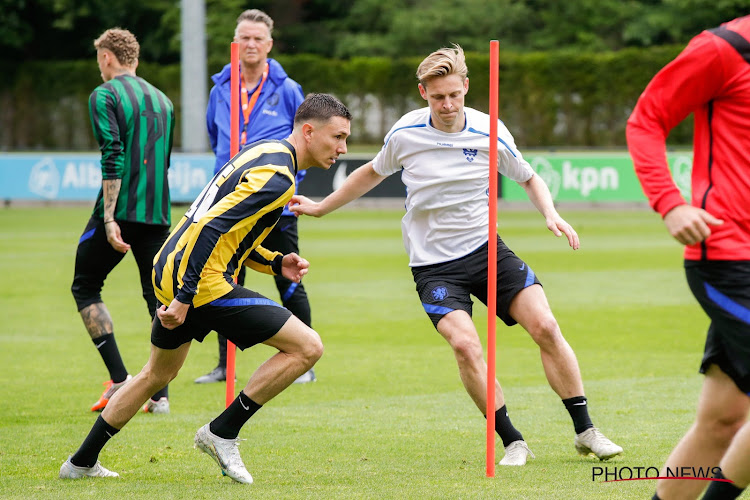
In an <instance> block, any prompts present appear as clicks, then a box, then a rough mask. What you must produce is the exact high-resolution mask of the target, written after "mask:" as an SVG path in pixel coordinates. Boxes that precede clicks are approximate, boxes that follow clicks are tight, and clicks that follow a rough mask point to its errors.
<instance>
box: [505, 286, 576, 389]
mask: <svg viewBox="0 0 750 500" xmlns="http://www.w3.org/2000/svg"><path fill="white" fill-rule="evenodd" d="M509 312H510V315H511V317H513V319H515V320H516V321H518V324H519V325H521V326H522V327H523V328H524V330H526V331H527V332H529V335H531V338H532V339H534V342H536V344H537V345H538V346H539V349H540V352H541V357H542V366H544V373H545V375H546V376H547V381H548V382H549V385H550V386H551V387H552V390H554V391H555V392H556V393H557V395H558V396H560V399H568V398H572V397H575V396H583V381H582V380H581V371H580V369H579V368H578V360H577V359H576V355H575V353H574V352H573V349H572V348H571V347H570V345H569V344H568V342H567V341H566V340H565V337H563V335H562V332H561V331H560V326H559V325H558V324H557V320H556V319H555V317H554V316H553V315H552V310H551V309H550V307H549V303H548V302H547V297H546V296H545V295H544V290H543V289H542V287H541V286H539V285H532V286H530V287H528V288H524V289H523V290H521V291H520V292H519V293H518V294H517V295H516V296H515V298H514V299H513V301H512V302H511V304H510V311H509Z"/></svg>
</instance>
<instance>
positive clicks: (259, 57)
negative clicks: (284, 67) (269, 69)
mask: <svg viewBox="0 0 750 500" xmlns="http://www.w3.org/2000/svg"><path fill="white" fill-rule="evenodd" d="M234 41H235V42H238V43H239V44H240V60H241V61H242V63H243V64H247V65H255V64H259V63H264V62H265V61H266V57H268V53H269V52H271V47H273V38H271V34H270V33H269V32H268V26H266V25H265V24H264V23H255V22H252V21H242V22H241V23H240V24H238V25H237V29H236V31H235V34H234Z"/></svg>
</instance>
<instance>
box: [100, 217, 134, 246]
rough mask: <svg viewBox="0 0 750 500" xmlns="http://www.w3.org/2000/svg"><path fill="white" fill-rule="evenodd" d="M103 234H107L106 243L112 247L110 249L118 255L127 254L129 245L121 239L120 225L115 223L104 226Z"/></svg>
mask: <svg viewBox="0 0 750 500" xmlns="http://www.w3.org/2000/svg"><path fill="white" fill-rule="evenodd" d="M104 232H105V233H106V234H107V241H108V242H109V244H110V245H112V248H114V249H115V250H117V251H118V252H120V253H127V252H128V250H130V245H128V244H127V243H125V242H124V241H123V239H122V234H120V225H119V224H118V223H117V222H116V221H113V222H109V223H107V224H104Z"/></svg>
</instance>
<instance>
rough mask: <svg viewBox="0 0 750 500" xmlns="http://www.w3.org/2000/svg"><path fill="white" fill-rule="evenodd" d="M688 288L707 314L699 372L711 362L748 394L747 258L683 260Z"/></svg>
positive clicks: (749, 271) (749, 285) (749, 308)
mask: <svg viewBox="0 0 750 500" xmlns="http://www.w3.org/2000/svg"><path fill="white" fill-rule="evenodd" d="M685 275H686V276H687V281H688V284H689V285H690V290H691V291H692V292H693V295H694V296H695V298H696V299H698V302H699V303H700V305H701V307H702V308H703V310H704V311H705V312H706V314H708V317H709V318H711V324H710V325H709V327H708V334H707V336H706V347H705V349H704V351H703V360H702V361H701V366H700V372H701V373H706V371H707V370H708V367H709V366H711V365H712V364H715V365H717V366H719V368H721V369H722V370H723V371H724V373H726V374H727V375H729V377H730V378H731V379H732V380H734V382H735V383H736V384H737V387H739V388H740V390H741V391H742V392H744V393H746V394H747V395H748V396H750V261H694V260H686V261H685Z"/></svg>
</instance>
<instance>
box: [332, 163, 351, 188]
mask: <svg viewBox="0 0 750 500" xmlns="http://www.w3.org/2000/svg"><path fill="white" fill-rule="evenodd" d="M347 177H348V175H347V173H346V162H345V161H342V162H341V163H339V168H337V169H336V173H335V174H333V183H332V185H331V187H332V188H333V190H334V191H336V190H337V189H338V188H340V187H341V185H342V184H343V183H344V181H346V178H347Z"/></svg>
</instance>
